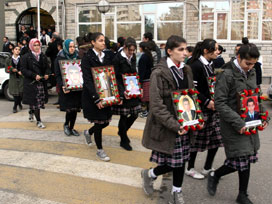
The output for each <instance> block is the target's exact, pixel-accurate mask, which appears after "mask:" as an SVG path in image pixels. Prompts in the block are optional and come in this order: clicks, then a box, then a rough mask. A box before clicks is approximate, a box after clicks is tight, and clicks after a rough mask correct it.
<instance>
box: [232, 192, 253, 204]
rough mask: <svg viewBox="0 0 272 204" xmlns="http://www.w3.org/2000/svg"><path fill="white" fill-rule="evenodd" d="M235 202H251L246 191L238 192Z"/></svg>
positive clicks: (242, 203) (247, 203)
mask: <svg viewBox="0 0 272 204" xmlns="http://www.w3.org/2000/svg"><path fill="white" fill-rule="evenodd" d="M236 202H237V203H240V204H253V203H252V202H251V200H249V198H248V195H247V193H244V192H239V195H238V196H237V199H236Z"/></svg>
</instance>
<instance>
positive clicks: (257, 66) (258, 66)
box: [254, 62, 262, 86]
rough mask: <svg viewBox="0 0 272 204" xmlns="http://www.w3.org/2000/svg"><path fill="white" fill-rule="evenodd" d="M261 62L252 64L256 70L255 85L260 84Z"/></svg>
mask: <svg viewBox="0 0 272 204" xmlns="http://www.w3.org/2000/svg"><path fill="white" fill-rule="evenodd" d="M261 66H262V64H261V63H260V62H256V63H255V65H254V68H255V71H256V83H257V86H259V85H261V84H262V68H261Z"/></svg>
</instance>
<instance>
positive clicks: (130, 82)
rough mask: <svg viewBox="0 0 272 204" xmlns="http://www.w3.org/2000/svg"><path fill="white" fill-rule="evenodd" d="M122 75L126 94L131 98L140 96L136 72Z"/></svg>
mask: <svg viewBox="0 0 272 204" xmlns="http://www.w3.org/2000/svg"><path fill="white" fill-rule="evenodd" d="M122 77H123V82H124V86H125V89H126V92H127V95H128V96H129V97H131V98H132V97H134V98H136V97H138V96H141V86H140V82H139V76H138V75H137V73H133V74H123V75H122Z"/></svg>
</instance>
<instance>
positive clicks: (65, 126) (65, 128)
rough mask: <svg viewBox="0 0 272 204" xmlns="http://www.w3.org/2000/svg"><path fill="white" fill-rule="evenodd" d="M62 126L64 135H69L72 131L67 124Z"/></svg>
mask: <svg viewBox="0 0 272 204" xmlns="http://www.w3.org/2000/svg"><path fill="white" fill-rule="evenodd" d="M63 128H64V133H65V135H67V136H71V134H72V131H71V130H70V128H69V126H68V125H64V126H63Z"/></svg>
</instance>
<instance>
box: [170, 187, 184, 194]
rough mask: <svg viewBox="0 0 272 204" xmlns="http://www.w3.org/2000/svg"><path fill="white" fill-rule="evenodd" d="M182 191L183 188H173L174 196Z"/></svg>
mask: <svg viewBox="0 0 272 204" xmlns="http://www.w3.org/2000/svg"><path fill="white" fill-rule="evenodd" d="M181 191H182V188H181V187H176V186H173V187H172V194H173V193H174V192H178V193H179V192H181Z"/></svg>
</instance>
